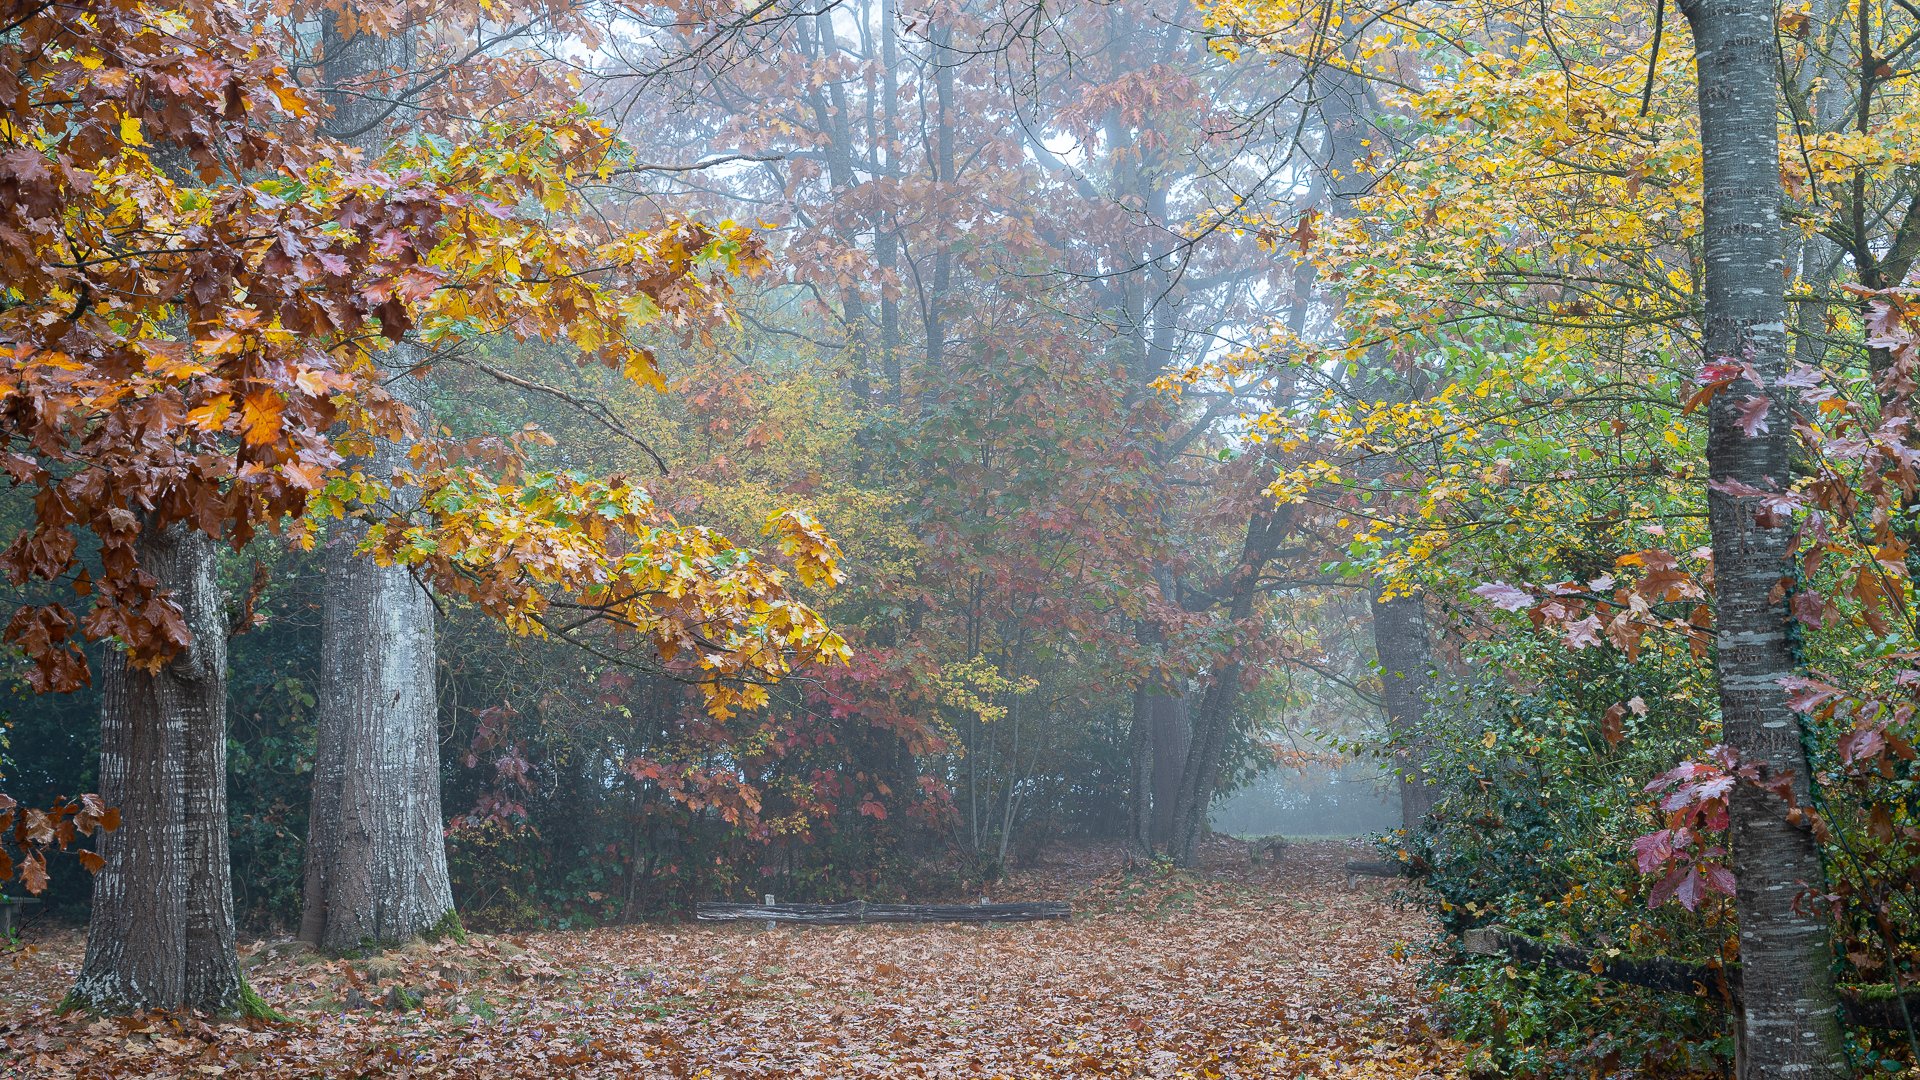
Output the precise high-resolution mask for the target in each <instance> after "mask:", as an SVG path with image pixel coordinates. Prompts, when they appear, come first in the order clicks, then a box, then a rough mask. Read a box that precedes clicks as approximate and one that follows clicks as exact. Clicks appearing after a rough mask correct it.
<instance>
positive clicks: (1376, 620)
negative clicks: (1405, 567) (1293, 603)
mask: <svg viewBox="0 0 1920 1080" xmlns="http://www.w3.org/2000/svg"><path fill="white" fill-rule="evenodd" d="M1380 585H1381V583H1380V582H1377V581H1376V582H1375V583H1374V588H1373V589H1372V590H1370V592H1369V596H1368V603H1369V604H1370V605H1371V607H1372V611H1373V647H1374V651H1375V653H1376V654H1377V655H1378V656H1379V659H1380V700H1381V704H1382V705H1383V706H1384V707H1385V711H1386V714H1387V730H1388V732H1389V733H1391V734H1392V736H1393V741H1394V745H1395V746H1396V749H1395V751H1394V769H1395V771H1396V772H1398V773H1399V787H1400V824H1401V826H1402V827H1403V828H1405V829H1406V830H1407V831H1408V832H1409V833H1411V832H1413V831H1414V829H1416V828H1418V827H1419V825H1420V822H1421V821H1422V820H1424V819H1425V818H1426V816H1427V811H1429V810H1431V809H1433V794H1432V789H1431V788H1429V787H1428V786H1427V781H1426V775H1425V773H1424V771H1423V770H1422V768H1421V758H1422V755H1421V753H1420V747H1421V745H1422V742H1423V736H1422V734H1421V729H1422V726H1423V724H1424V722H1425V720H1426V714H1427V705H1428V703H1429V701H1430V700H1431V698H1432V695H1433V638H1432V637H1431V635H1430V632H1429V630H1428V627H1427V619H1426V611H1425V605H1424V603H1423V601H1422V600H1421V599H1420V597H1419V596H1418V595H1415V596H1396V597H1394V598H1393V599H1391V600H1382V599H1380Z"/></svg>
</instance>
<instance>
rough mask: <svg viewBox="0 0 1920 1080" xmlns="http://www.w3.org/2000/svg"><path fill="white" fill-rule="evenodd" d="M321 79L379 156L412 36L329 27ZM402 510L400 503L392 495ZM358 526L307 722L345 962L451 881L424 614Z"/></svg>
mask: <svg viewBox="0 0 1920 1080" xmlns="http://www.w3.org/2000/svg"><path fill="white" fill-rule="evenodd" d="M321 48H322V78H323V81H324V83H325V85H326V86H327V88H328V94H327V98H328V103H329V104H331V105H332V106H333V110H334V111H333V116H332V118H331V121H330V124H329V127H330V128H331V130H333V131H334V132H336V133H338V134H339V135H340V136H341V137H344V138H351V139H355V140H358V141H359V142H360V144H361V145H362V147H363V148H365V149H366V150H367V151H368V152H369V154H372V153H374V152H377V151H378V150H379V148H380V147H382V146H384V145H385V143H386V140H387V137H388V132H389V131H390V130H392V128H393V127H394V126H395V125H396V124H397V123H403V122H404V120H405V117H404V116H401V115H398V114H394V113H389V112H388V111H387V110H388V109H389V106H388V105H387V104H386V103H385V101H384V100H383V99H392V98H395V97H396V95H395V89H396V88H397V84H398V83H399V82H401V81H403V80H404V79H405V78H406V77H407V73H409V72H410V71H411V69H412V68H413V65H414V48H413V39H412V34H411V32H410V31H402V32H400V33H398V34H395V35H393V36H392V37H379V36H377V35H375V34H373V33H371V32H368V31H366V30H365V29H362V30H361V32H359V33H357V34H353V35H351V36H343V35H342V34H341V33H340V31H339V29H338V24H337V22H336V20H335V18H334V17H333V16H332V15H328V16H326V17H325V19H324V22H323V26H322V46H321ZM418 360H419V355H418V352H417V349H416V348H415V347H414V346H412V345H409V344H401V345H398V346H396V347H395V348H394V349H393V350H392V352H391V353H389V354H388V355H387V356H386V357H383V358H382V366H383V367H386V368H387V369H389V370H392V371H395V372H405V371H406V370H407V369H408V368H410V367H412V366H413V365H414V364H415V363H416V362H417V361H418ZM390 389H391V391H392V393H393V394H394V395H395V396H396V397H398V398H400V399H401V400H403V401H404V402H406V404H407V405H408V406H409V407H411V408H412V409H413V411H414V416H415V419H416V421H417V422H419V423H420V424H421V426H422V427H423V428H424V427H425V426H426V424H427V420H428V417H427V412H426V404H427V403H426V393H425V387H424V386H422V385H421V382H420V380H419V379H418V378H417V377H412V376H405V375H403V376H402V377H400V378H397V379H395V380H393V382H392V383H391V386H390ZM406 462H407V448H406V446H405V445H404V444H401V443H397V442H392V441H389V440H384V439H382V440H378V442H377V444H376V446H375V449H374V452H373V455H372V456H371V458H369V459H368V460H366V461H364V462H362V463H361V465H362V467H363V468H365V470H366V471H367V473H368V474H369V475H371V476H375V477H380V478H386V477H390V476H392V475H393V473H394V472H395V471H396V470H397V469H400V468H403V467H405V465H406ZM395 497H396V498H397V499H401V500H403V501H404V500H405V499H406V497H407V493H406V492H396V493H395ZM365 536H366V525H365V523H364V522H360V521H354V520H349V521H346V522H344V523H342V525H341V526H340V527H339V528H338V530H337V534H336V535H335V536H334V537H333V538H332V539H331V542H330V546H329V549H328V554H327V564H326V576H327V589H326V596H325V599H324V601H323V604H322V609H321V628H320V654H321V666H322V671H321V679H320V691H319V695H318V696H319V703H318V709H317V710H316V721H315V724H316V728H317V734H318V739H317V747H316V754H315V762H314V772H313V801H312V804H311V809H310V811H309V813H308V816H307V867H306V889H305V910H304V911H303V913H302V915H301V920H300V936H301V938H302V939H303V940H305V941H308V942H311V943H313V944H315V945H318V946H320V947H321V948H323V949H328V950H333V951H342V950H347V949H358V948H364V947H367V946H378V945H388V944H394V943H398V942H403V941H406V940H409V939H411V938H415V937H418V936H420V935H422V934H424V933H427V932H429V931H434V930H436V929H439V928H442V927H444V926H446V925H447V923H448V921H449V920H450V919H451V918H452V916H453V890H452V888H451V886H450V885H449V883H448V879H447V854H446V843H445V839H444V835H443V833H444V829H445V822H444V821H443V820H442V818H441V814H440V740H439V735H440V726H439V708H438V705H439V702H438V696H437V694H436V690H435V685H434V675H435V660H436V654H435V645H434V622H435V619H434V616H435V612H434V605H433V599H432V598H431V597H430V596H428V595H427V592H426V590H425V589H424V587H422V586H421V585H420V584H419V583H418V582H416V581H415V580H414V579H413V576H412V575H411V574H410V573H408V572H407V571H406V570H404V569H401V568H396V567H381V566H376V565H375V564H374V563H373V562H372V561H371V560H368V559H363V558H360V557H357V556H356V555H355V554H354V549H355V548H356V547H357V546H358V545H359V543H360V541H361V540H362V539H363V538H364V537H365Z"/></svg>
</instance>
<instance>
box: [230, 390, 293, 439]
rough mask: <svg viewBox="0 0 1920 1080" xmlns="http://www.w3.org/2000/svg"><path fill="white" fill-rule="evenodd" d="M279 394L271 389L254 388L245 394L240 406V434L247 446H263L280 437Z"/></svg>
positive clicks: (280, 405) (281, 405) (280, 406)
mask: <svg viewBox="0 0 1920 1080" xmlns="http://www.w3.org/2000/svg"><path fill="white" fill-rule="evenodd" d="M283 407H284V406H283V404H282V402H281V401H280V395H278V394H276V393H274V392H273V391H271V390H256V391H254V392H253V393H251V394H248V395H247V400H246V403H245V404H244V405H242V406H241V407H240V429H241V435H242V437H243V438H245V439H246V442H247V445H248V446H264V445H265V444H267V443H270V442H272V441H274V440H275V439H277V438H279V437H280V411H281V409H282V408H283Z"/></svg>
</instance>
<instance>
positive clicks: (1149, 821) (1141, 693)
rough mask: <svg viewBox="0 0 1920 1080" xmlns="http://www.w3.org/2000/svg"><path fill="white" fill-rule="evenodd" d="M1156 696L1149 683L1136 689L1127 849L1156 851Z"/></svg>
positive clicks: (1129, 764) (1136, 854) (1130, 735)
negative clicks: (1154, 815) (1154, 727)
mask: <svg viewBox="0 0 1920 1080" xmlns="http://www.w3.org/2000/svg"><path fill="white" fill-rule="evenodd" d="M1152 702H1153V696H1152V690H1151V689H1150V688H1149V687H1147V686H1146V685H1144V684H1143V685H1141V686H1137V687H1135V688H1134V691H1133V722H1132V723H1131V724H1129V725H1128V728H1127V851H1128V853H1129V854H1131V855H1133V856H1134V857H1136V858H1146V857H1148V856H1150V855H1152V854H1153V835H1152V833H1153V788H1152V783H1153V704H1152Z"/></svg>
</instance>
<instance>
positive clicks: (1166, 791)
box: [1147, 691, 1193, 850]
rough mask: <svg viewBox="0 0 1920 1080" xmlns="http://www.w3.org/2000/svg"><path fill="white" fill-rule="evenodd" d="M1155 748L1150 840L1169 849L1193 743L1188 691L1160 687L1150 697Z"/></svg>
mask: <svg viewBox="0 0 1920 1080" xmlns="http://www.w3.org/2000/svg"><path fill="white" fill-rule="evenodd" d="M1147 717H1148V723H1149V732H1150V737H1151V741H1150V744H1149V745H1150V747H1151V749H1152V752H1153V771H1152V776H1151V777H1150V779H1151V780H1152V782H1153V820H1152V828H1151V832H1150V833H1149V835H1148V838H1149V840H1151V841H1152V844H1153V846H1154V847H1155V848H1158V849H1160V850H1165V849H1166V848H1167V846H1168V845H1169V844H1170V843H1172V841H1173V836H1174V832H1175V829H1174V817H1173V814H1174V807H1175V804H1177V803H1178V802H1179V801H1180V775H1181V773H1182V771H1184V770H1185V769H1186V767H1187V751H1188V750H1189V749H1190V748H1191V747H1192V745H1193V710H1192V709H1191V708H1190V707H1189V705H1188V698H1187V696H1186V695H1185V694H1172V693H1167V692H1164V691H1157V692H1155V693H1153V694H1152V695H1150V696H1149V697H1148V698H1147Z"/></svg>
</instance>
